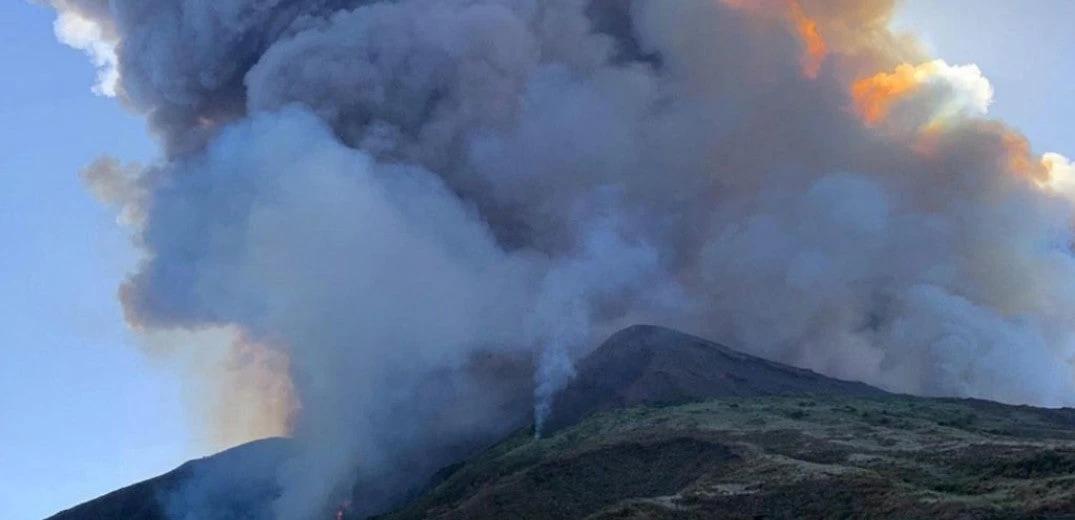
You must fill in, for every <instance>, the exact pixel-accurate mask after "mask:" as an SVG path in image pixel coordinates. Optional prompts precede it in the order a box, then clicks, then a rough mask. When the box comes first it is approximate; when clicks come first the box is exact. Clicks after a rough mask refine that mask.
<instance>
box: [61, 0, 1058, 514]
mask: <svg viewBox="0 0 1075 520" xmlns="http://www.w3.org/2000/svg"><path fill="white" fill-rule="evenodd" d="M51 4H52V5H53V6H54V7H56V9H57V10H58V11H59V12H60V20H61V22H60V29H58V30H59V33H60V34H61V37H62V38H63V40H64V41H65V42H67V43H69V44H71V45H72V46H75V47H77V48H80V49H83V50H86V51H87V52H89V53H90V54H91V56H93V57H94V59H95V60H97V62H98V63H99V65H100V66H101V67H102V83H101V85H102V87H101V88H102V90H103V91H106V92H111V93H114V94H115V95H116V96H117V97H118V98H119V99H120V100H121V101H122V102H123V103H124V104H125V105H127V106H128V107H130V108H131V109H132V110H134V111H137V112H139V113H142V114H145V116H146V118H147V120H148V122H149V126H150V128H151V130H152V131H153V132H154V134H155V135H157V136H159V138H160V140H161V143H162V147H163V152H162V156H161V159H160V161H159V162H157V163H156V164H153V165H151V166H149V167H147V168H142V169H140V170H137V171H134V172H133V173H132V170H131V169H130V168H129V167H125V166H122V165H119V164H118V163H115V162H114V161H111V162H110V161H104V162H99V163H98V164H96V165H95V166H94V168H92V169H91V170H90V171H89V172H88V173H87V175H86V176H87V178H88V179H89V180H90V183H91V184H92V185H93V187H94V189H95V190H96V191H97V192H98V193H100V194H102V196H103V198H105V199H107V200H109V201H111V202H113V203H116V204H117V205H119V206H120V207H122V208H124V209H125V211H126V212H127V215H128V216H129V217H130V218H128V221H129V222H131V223H133V229H134V235H135V239H136V242H137V244H138V246H139V247H140V248H141V249H142V250H143V251H144V261H143V263H142V264H141V266H140V268H139V269H138V270H137V272H136V273H134V274H133V275H132V276H131V277H130V279H129V280H128V281H127V283H126V284H125V285H124V286H123V288H122V290H121V296H122V299H123V302H124V305H125V308H126V311H127V315H128V317H129V319H130V321H131V322H132V324H134V325H135V326H137V327H141V328H144V329H150V330H160V329H163V330H168V329H189V330H197V329H201V328H205V327H231V328H234V329H237V330H240V331H242V334H243V335H244V337H246V338H248V339H249V340H250V341H252V342H254V343H256V344H259V345H269V346H272V347H273V348H276V349H278V351H279V352H280V353H282V354H284V355H286V357H287V360H288V362H287V366H288V369H289V373H290V376H291V380H292V381H291V383H292V385H293V391H294V394H295V395H294V397H295V398H296V399H297V400H298V402H299V406H300V407H301V408H300V410H299V412H298V415H297V416H296V422H295V423H294V431H293V434H294V437H295V440H296V443H298V445H299V446H300V449H299V452H300V455H299V456H298V457H296V458H295V459H294V460H293V461H292V462H291V463H290V464H289V465H288V466H287V467H286V468H285V471H284V472H283V473H282V475H281V485H282V486H283V492H282V496H281V497H280V499H279V500H278V501H277V502H276V503H275V505H274V514H275V515H276V517H277V518H280V519H284V520H292V519H300V520H301V519H308V518H321V517H323V515H326V514H329V513H328V511H329V510H330V509H331V507H332V506H333V504H335V503H338V502H339V501H340V500H341V498H342V497H343V496H345V495H348V494H349V492H350V489H349V486H351V484H352V483H355V486H356V488H355V489H356V490H357V494H356V498H357V499H358V502H357V503H356V504H354V507H355V509H356V511H357V512H358V513H374V512H377V511H381V510H384V509H385V508H387V507H390V506H391V505H392V504H393V503H395V502H397V501H398V500H400V499H402V498H405V496H406V493H407V492H408V491H409V490H412V489H414V488H415V486H420V485H421V484H422V479H423V478H425V477H426V476H427V475H428V474H429V473H431V472H432V471H434V470H435V469H436V467H437V465H438V464H440V463H442V462H444V461H445V460H447V459H448V458H450V457H451V455H450V454H456V455H458V454H459V453H461V450H462V451H465V449H463V447H465V446H471V447H473V446H476V444H475V443H478V442H481V440H483V439H493V438H495V437H496V435H498V434H500V433H503V432H504V431H506V430H508V429H510V428H512V427H514V426H516V425H519V424H520V423H521V421H526V420H527V418H526V417H525V416H523V417H520V410H522V411H523V413H524V414H527V413H528V410H530V409H531V408H530V406H531V405H536V408H535V409H536V416H535V419H536V420H537V422H538V424H540V423H541V420H542V415H543V411H544V410H545V409H546V407H547V406H548V398H549V396H550V395H551V394H552V393H554V392H555V391H556V390H557V388H559V386H561V385H562V384H563V383H564V382H565V381H566V380H567V379H569V378H570V377H571V374H572V362H573V360H574V359H577V358H578V357H579V356H581V355H583V354H584V353H585V352H586V349H587V348H588V347H590V346H592V345H593V344H594V343H595V342H596V341H597V340H598V339H599V338H600V337H601V336H603V335H604V334H606V333H608V332H610V331H612V330H613V329H615V328H617V327H619V326H621V325H625V324H629V323H631V322H635V321H648V322H655V323H661V324H667V325H671V326H676V327H679V328H683V329H686V330H689V331H691V332H694V333H698V334H701V335H704V336H707V337H712V338H716V339H720V340H723V341H727V342H731V343H733V344H735V345H737V346H739V347H741V348H744V349H747V350H751V351H754V352H757V353H760V354H763V355H765V356H768V357H771V358H775V359H779V360H783V361H787V362H791V363H794V364H798V365H801V366H805V367H809V368H813V369H817V370H820V371H822V372H824V373H827V374H831V375H835V376H841V377H847V378H855V379H861V380H864V381H867V382H870V383H873V384H876V385H880V386H883V387H885V388H888V389H892V390H898V391H905V392H913V393H921V394H929V395H957V396H973V397H981V398H990V399H997V400H1001V401H1008V402H1020V403H1034V404H1040V405H1062V404H1075V392H1073V390H1075V388H1073V382H1075V374H1073V367H1072V359H1073V355H1075V326H1073V325H1072V322H1071V319H1070V318H1071V316H1073V315H1075V258H1073V255H1072V246H1071V240H1072V222H1073V217H1075V213H1073V210H1075V195H1073V193H1075V188H1073V186H1075V180H1073V179H1075V175H1073V173H1072V172H1073V168H1072V167H1071V164H1070V162H1069V161H1068V160H1067V159H1065V158H1064V157H1062V156H1059V155H1055V154H1050V155H1046V156H1045V157H1044V158H1039V157H1035V156H1033V155H1031V153H1032V149H1031V147H1030V145H1029V143H1027V142H1026V140H1025V139H1023V138H1022V137H1021V136H1020V135H1019V134H1017V133H1016V132H1015V131H1013V130H1012V129H1010V128H1007V127H1005V126H1004V125H1003V124H1001V123H999V122H995V121H991V120H988V119H987V118H986V114H987V110H988V105H989V102H990V101H991V97H992V90H991V88H990V86H989V84H988V82H987V81H986V80H985V79H984V78H983V77H982V76H981V73H980V71H979V70H978V69H977V68H976V67H973V66H962V67H956V66H951V65H949V64H947V63H945V62H943V61H940V60H934V59H933V58H932V57H929V56H926V55H925V54H924V53H923V52H922V51H921V50H920V49H919V48H918V47H917V46H916V44H915V43H914V41H913V38H911V37H909V36H906V35H897V34H893V33H891V32H890V31H889V29H888V21H889V16H890V15H891V11H892V8H893V6H892V5H891V4H892V2H891V1H888V0H872V1H862V0H836V1H833V0H826V1H820V0H684V1H664V0H545V1H540V0H397V1H387V0H386V1H380V2H375V1H360V0H350V1H348V0H226V1H224V0H213V1H210V0H152V1H147V0H139V1H135V0H111V1H106V0H51ZM65 20H66V21H65ZM200 517H201V518H211V513H203V514H202V515H201V516H200Z"/></svg>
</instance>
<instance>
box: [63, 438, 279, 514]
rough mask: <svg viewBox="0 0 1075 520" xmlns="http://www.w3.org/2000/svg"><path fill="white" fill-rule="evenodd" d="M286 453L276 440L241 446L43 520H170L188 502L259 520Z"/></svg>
mask: <svg viewBox="0 0 1075 520" xmlns="http://www.w3.org/2000/svg"><path fill="white" fill-rule="evenodd" d="M290 450H291V441H289V440H288V439H281V438H272V439H262V440H257V441H253V442H249V443H246V444H242V445H239V446H236V447H234V448H231V449H228V450H225V451H222V452H220V453H217V454H215V455H210V456H208V457H204V458H201V459H195V460H192V461H189V462H187V463H185V464H183V465H182V466H179V467H178V468H176V469H174V470H172V471H169V472H168V473H165V474H163V475H160V476H158V477H154V478H151V479H149V480H145V481H142V482H139V483H137V484H133V485H130V486H127V487H125V488H122V489H118V490H116V491H113V492H111V493H108V494H107V495H103V496H101V497H98V498H95V499H93V500H90V501H89V502H85V503H83V504H80V505H77V506H75V507H72V508H70V509H67V510H65V511H62V512H60V513H57V514H55V515H53V516H51V517H49V518H47V519H46V520H172V518H171V516H177V517H180V518H183V517H184V516H185V515H184V514H183V512H184V510H185V509H187V508H189V507H190V506H191V505H192V504H191V503H189V502H188V501H197V502H202V503H211V504H212V505H213V508H214V510H216V511H220V512H222V513H225V514H229V513H233V516H230V517H229V518H236V519H253V518H264V516H259V515H261V514H262V513H264V512H265V511H266V508H267V507H268V505H269V504H271V503H272V501H273V499H274V498H275V497H276V496H278V495H279V488H278V486H277V484H276V468H277V467H278V466H279V465H280V464H282V463H283V461H284V460H285V459H286V457H287V455H288V454H289V452H290ZM170 513H171V516H170ZM191 520H193V519H191Z"/></svg>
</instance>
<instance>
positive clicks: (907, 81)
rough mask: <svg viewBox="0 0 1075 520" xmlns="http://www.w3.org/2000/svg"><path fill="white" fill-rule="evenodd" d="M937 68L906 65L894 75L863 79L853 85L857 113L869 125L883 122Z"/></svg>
mask: <svg viewBox="0 0 1075 520" xmlns="http://www.w3.org/2000/svg"><path fill="white" fill-rule="evenodd" d="M936 69H937V66H936V65H935V64H934V63H923V64H921V65H917V66H915V65H910V64H907V63H904V64H902V65H900V66H898V67H896V69H895V70H894V71H892V72H881V73H878V74H875V75H873V76H870V77H868V78H862V79H860V80H858V81H856V82H855V83H854V84H852V85H851V96H852V98H854V101H855V110H856V111H857V112H858V114H859V115H860V116H862V120H863V121H865V123H866V124H867V125H868V126H873V125H876V124H877V123H880V122H881V121H882V120H883V119H884V118H885V117H886V116H888V111H889V109H890V108H891V107H892V103H893V102H895V101H896V100H898V99H899V98H901V97H903V96H904V95H906V94H907V93H909V92H912V91H913V90H915V89H916V88H918V86H919V85H921V84H922V82H923V81H925V79H926V78H927V77H929V76H930V75H931V74H933V73H934V72H935V71H936Z"/></svg>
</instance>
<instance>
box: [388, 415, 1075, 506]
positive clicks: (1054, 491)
mask: <svg viewBox="0 0 1075 520" xmlns="http://www.w3.org/2000/svg"><path fill="white" fill-rule="evenodd" d="M531 433H532V432H531V431H529V430H525V431H523V430H521V431H519V432H517V433H516V435H514V436H513V437H511V438H509V439H508V440H506V441H504V442H503V443H501V444H499V445H497V446H496V447H494V448H492V449H491V450H489V451H488V452H486V453H485V454H483V455H481V456H479V457H477V458H475V459H474V460H472V461H471V462H470V463H468V464H467V465H465V466H462V467H460V468H458V469H456V470H455V471H454V472H453V473H451V475H449V476H447V478H446V479H445V480H444V482H442V483H441V484H440V485H439V486H437V487H436V488H435V489H433V490H432V491H431V492H430V493H428V494H427V495H426V496H425V497H423V498H422V499H420V500H419V501H417V502H415V503H414V504H412V505H411V506H410V507H409V508H407V509H405V510H402V511H399V512H397V513H395V514H393V515H389V516H387V517H384V520H409V519H419V518H421V519H440V520H454V519H463V518H466V519H506V518H516V519H543V520H559V519H565V520H566V519H583V518H586V519H590V520H604V519H609V520H611V519H625V518H626V519H639V520H641V519H668V520H673V519H676V520H679V519H683V520H686V519H703V520H704V519H739V518H742V519H756V518H766V519H778V518H787V519H792V518H794V519H811V518H816V519H823V518H826V519H827V518H893V519H895V518H953V519H954V518H960V519H963V518H965V519H985V518H993V519H1002V518H1003V519H1016V518H1020V519H1021V518H1055V519H1060V518H1069V519H1073V518H1075V505H1073V504H1075V410H1042V409H1035V408H1030V407H1014V406H1005V405H1000V404H995V403H989V402H983V401H969V400H965V401H960V400H946V399H926V398H915V397H908V396H895V395H893V396H886V397H879V398H878V397H831V396H830V397H825V398H823V399H813V398H801V397H772V396H770V397H752V398H727V399H719V400H711V401H706V402H702V403H691V404H686V405H679V406H669V407H660V408H654V407H635V408H630V409H618V410H611V411H608V412H604V413H600V414H597V415H595V416H591V417H590V418H588V419H586V420H585V421H583V422H582V423H580V424H578V425H576V426H572V427H569V428H565V429H563V430H562V431H560V432H559V433H557V434H556V435H554V436H551V437H547V438H544V439H534V438H533V436H532V435H531Z"/></svg>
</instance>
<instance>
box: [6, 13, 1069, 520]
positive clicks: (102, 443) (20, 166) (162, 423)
mask: <svg viewBox="0 0 1075 520" xmlns="http://www.w3.org/2000/svg"><path fill="white" fill-rule="evenodd" d="M968 15H971V16H968ZM968 19H969V20H971V21H969V22H968V21H966V20H968ZM1073 19H1075V2H1068V1H1067V0H1034V1H1019V0H914V1H911V2H909V3H908V7H907V10H906V14H905V15H904V16H902V17H901V19H900V21H899V24H900V25H902V26H906V27H912V28H914V29H915V30H916V32H918V33H921V34H924V36H925V38H926V40H927V41H928V42H929V43H930V44H931V45H932V46H933V47H934V48H935V49H936V50H937V51H938V52H937V54H938V55H939V56H940V57H942V58H944V59H946V60H947V61H948V62H950V63H953V64H963V63H977V64H978V65H979V66H980V67H981V68H982V70H983V71H984V72H985V75H986V76H987V77H989V79H990V80H991V81H992V83H993V85H994V87H995V89H996V104H995V106H994V108H993V114H994V115H995V116H997V117H1001V118H1003V119H1006V120H1008V121H1009V122H1012V123H1013V124H1014V125H1015V126H1016V127H1018V128H1020V129H1021V130H1023V131H1024V132H1025V133H1026V134H1027V135H1028V136H1029V137H1031V139H1032V142H1033V143H1034V145H1035V147H1036V149H1037V151H1039V152H1045V151H1056V152H1060V153H1063V154H1065V155H1068V156H1075V142H1073V140H1072V138H1071V122H1072V121H1075V97H1073V96H1072V95H1071V90H1070V85H1071V79H1070V77H1071V74H1072V71H1071V68H1072V66H1073V64H1075V62H1073V61H1072V58H1071V57H1069V56H1066V55H1065V54H1066V53H1068V52H1069V49H1072V48H1075V32H1073V31H1070V29H1069V28H1068V25H1069V24H1070V21H1071V20H1073ZM960 20H964V21H960ZM0 24H2V31H0V38H2V39H3V42H2V44H0V63H4V64H5V65H6V67H5V71H6V72H7V74H6V75H5V77H4V79H3V80H0V100H3V102H2V103H0V118H2V119H0V121H2V124H0V236H2V237H3V239H4V240H3V243H4V244H6V245H7V248H6V250H4V251H0V519H4V520H21V519H34V518H42V517H44V516H46V515H48V514H51V513H54V512H56V511H57V510H60V509H62V508H65V507H68V506H70V505H73V504H76V503H78V502H81V501H84V500H87V499H90V498H93V497H94V496H97V495H100V494H102V493H105V492H107V491H110V490H112V489H115V488H117V487H120V486H123V485H125V484H129V483H132V482H135V481H137V480H140V479H143V478H147V477H150V476H152V475H155V474H158V473H161V472H163V471H167V470H169V469H171V468H172V467H174V466H176V465H178V464H179V463H181V462H182V461H183V460H185V459H187V458H190V457H192V456H195V455H198V454H200V453H199V450H201V449H202V448H201V447H200V444H199V443H197V442H196V441H195V440H194V439H193V435H192V433H191V428H190V427H189V426H188V424H187V417H186V415H185V412H186V410H185V409H184V408H183V402H182V400H181V399H180V395H181V391H182V388H181V387H180V381H179V380H178V379H177V378H176V376H175V374H173V373H170V372H168V371H167V370H165V369H164V368H163V367H161V366H157V365H155V364H154V362H153V360H151V359H149V358H147V357H145V356H144V355H142V354H141V353H140V352H139V351H138V350H137V349H136V348H135V347H134V346H133V338H132V336H131V334H130V333H129V332H128V331H127V330H126V328H125V326H124V324H123V320H122V313H121V311H120V308H119V305H118V303H117V302H116V298H115V292H116V287H117V285H118V283H119V282H120V280H121V279H122V277H123V273H124V272H125V271H126V270H127V269H128V268H129V267H130V266H131V265H132V263H133V262H134V261H135V260H136V257H135V255H134V252H133V251H132V250H131V248H130V246H129V245H128V243H127V239H126V237H125V235H124V233H123V232H122V230H121V229H119V227H118V226H117V225H116V223H115V215H114V213H113V212H112V210H110V209H108V208H105V207H102V206H101V205H99V204H98V203H96V202H95V201H94V200H93V199H92V197H91V196H90V195H89V193H88V192H87V191H86V190H85V189H84V187H83V186H82V184H81V182H80V181H79V178H78V175H77V172H78V170H79V169H80V168H82V167H83V166H85V165H86V164H88V163H89V162H90V161H92V160H93V159H94V158H95V157H97V156H98V155H100V154H101V153H103V152H107V153H111V154H114V155H117V156H119V157H121V158H123V159H125V160H147V159H149V158H151V157H152V155H153V143H152V142H151V141H150V140H149V139H148V138H147V137H146V135H145V132H144V128H143V126H142V123H141V122H140V121H139V120H138V119H137V118H135V117H133V116H131V115H128V114H126V113H124V112H123V110H122V109H121V108H120V107H119V106H118V105H117V104H116V103H115V102H114V101H112V100H109V99H106V98H100V97H97V96H94V95H93V94H92V93H91V92H90V86H91V84H92V83H93V81H94V77H95V72H94V70H93V68H92V67H91V65H90V64H89V62H88V61H87V60H86V59H85V58H84V57H83V56H82V55H81V54H80V53H78V52H76V51H73V50H70V49H67V48H65V47H63V46H61V45H60V44H58V43H56V41H55V38H54V37H53V34H52V16H51V13H50V12H49V11H47V10H45V9H43V8H40V7H35V6H33V5H30V4H28V3H25V2H22V1H19V0H16V1H12V0H5V1H2V2H0Z"/></svg>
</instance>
